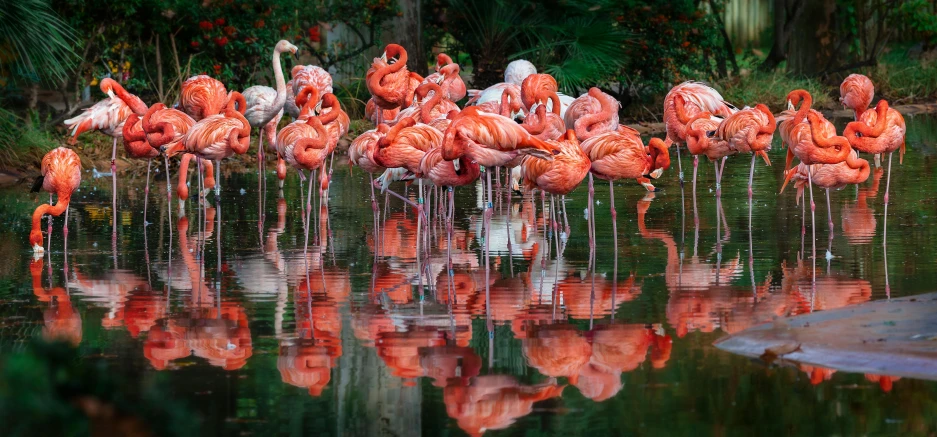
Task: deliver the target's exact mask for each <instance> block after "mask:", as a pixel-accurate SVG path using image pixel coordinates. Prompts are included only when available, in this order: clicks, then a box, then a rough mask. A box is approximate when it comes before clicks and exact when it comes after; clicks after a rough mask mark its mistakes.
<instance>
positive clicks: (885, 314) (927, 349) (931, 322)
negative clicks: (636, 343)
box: [715, 293, 937, 380]
mask: <svg viewBox="0 0 937 437" xmlns="http://www.w3.org/2000/svg"><path fill="white" fill-rule="evenodd" d="M715 346H716V347H717V348H719V349H722V350H724V351H727V352H732V353H735V354H739V355H744V356H748V357H752V358H759V357H760V358H762V359H763V360H765V361H773V360H774V359H778V360H784V361H794V362H800V363H805V364H811V365H816V366H822V367H829V368H833V369H837V370H842V371H846V372H855V373H873V374H880V375H893V376H901V377H911V378H920V379H930V380H937V293H929V294H922V295H917V296H911V297H905V298H901V299H893V300H889V301H876V302H869V303H864V304H861V305H856V306H852V307H847V308H841V309H837V310H832V311H821V312H816V313H812V314H806V315H801V316H795V317H785V318H780V319H778V320H776V321H774V322H773V323H766V324H763V325H758V326H755V327H752V328H749V329H746V330H745V331H742V332H740V333H738V334H736V335H732V336H729V337H725V338H722V339H720V340H719V341H717V342H716V343H715Z"/></svg>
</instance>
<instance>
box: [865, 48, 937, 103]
mask: <svg viewBox="0 0 937 437" xmlns="http://www.w3.org/2000/svg"><path fill="white" fill-rule="evenodd" d="M862 73H864V74H866V75H867V76H869V78H870V79H872V82H873V83H874V84H875V94H876V95H877V96H881V97H883V98H885V99H888V100H889V101H890V102H891V103H892V104H900V103H907V102H909V101H918V100H922V99H932V98H933V97H934V96H937V59H935V58H934V57H933V56H931V57H926V56H925V57H921V58H920V59H916V58H914V57H911V56H909V55H908V50H907V49H906V48H905V47H896V48H895V49H894V50H891V51H889V52H886V53H885V54H883V55H882V59H881V60H880V62H879V64H878V65H876V66H875V67H867V68H864V69H862Z"/></svg>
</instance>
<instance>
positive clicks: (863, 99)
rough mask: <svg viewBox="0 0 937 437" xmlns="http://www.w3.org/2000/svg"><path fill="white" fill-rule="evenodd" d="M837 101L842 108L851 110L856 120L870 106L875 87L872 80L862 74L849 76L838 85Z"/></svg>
mask: <svg viewBox="0 0 937 437" xmlns="http://www.w3.org/2000/svg"><path fill="white" fill-rule="evenodd" d="M839 96H840V97H839V101H840V103H842V104H843V107H846V108H850V109H852V110H853V112H854V113H855V116H856V120H859V117H860V116H861V115H862V113H864V112H865V111H866V110H867V109H869V105H871V104H872V98H873V97H875V85H873V84H872V80H871V79H869V78H868V77H866V76H865V75H862V74H850V75H849V76H846V78H845V79H843V83H841V84H840V85H839Z"/></svg>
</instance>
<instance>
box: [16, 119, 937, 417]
mask: <svg viewBox="0 0 937 437" xmlns="http://www.w3.org/2000/svg"><path fill="white" fill-rule="evenodd" d="M907 124H908V154H907V155H906V156H905V160H904V164H903V165H898V162H897V156H896V157H895V162H894V163H893V167H892V168H893V174H892V177H891V204H890V206H889V209H888V240H887V251H886V250H885V249H883V244H882V243H883V232H882V226H883V221H884V216H883V210H884V205H883V200H882V198H883V195H884V191H885V182H886V177H885V175H878V176H880V180H879V182H878V184H877V185H876V184H875V183H874V181H873V179H876V178H877V177H878V176H876V177H873V178H870V180H869V181H868V182H866V183H865V184H863V185H861V186H860V187H859V189H858V190H857V189H856V188H855V187H847V188H845V189H843V190H841V191H837V192H834V193H832V199H831V204H832V209H833V211H832V213H833V221H834V223H835V229H834V236H833V239H832V241H831V243H828V235H829V234H828V228H827V224H826V222H827V219H826V217H827V212H826V211H827V209H826V201H825V197H824V193H823V192H821V191H819V190H815V191H814V196H815V198H816V203H817V209H816V215H817V229H816V232H817V241H816V242H817V261H816V268H817V269H816V275H817V279H816V287H815V291H814V288H813V287H811V284H810V281H811V276H812V275H811V267H812V265H813V261H812V259H811V254H812V250H811V242H810V237H811V229H810V220H809V207H808V209H807V215H808V216H807V228H806V239H805V240H804V239H803V236H802V234H801V223H802V212H801V211H802V210H801V207H800V206H796V205H795V199H794V197H795V194H794V193H795V190H790V191H785V192H784V193H783V194H780V195H779V194H777V192H778V190H779V188H780V180H781V170H782V166H783V161H784V151H783V150H781V149H780V147H779V144H777V140H776V144H775V150H773V151H772V152H771V154H770V156H771V159H772V162H773V163H774V166H772V167H764V165H763V164H762V163H761V162H760V161H759V162H758V163H757V166H756V173H755V184H754V205H753V209H752V223H753V226H752V228H751V230H750V229H749V225H748V224H749V216H748V212H749V207H748V198H747V188H746V182H745V180H746V178H747V176H748V170H749V163H750V161H749V158H748V157H746V156H737V157H733V158H730V159H729V162H728V164H727V166H726V173H725V176H724V181H725V182H724V185H725V186H724V187H723V197H722V200H721V202H719V203H717V201H716V198H715V190H714V188H715V187H714V174H713V169H712V164H711V163H708V162H705V161H702V162H700V166H699V169H698V170H699V180H698V183H697V188H696V196H695V202H694V196H693V191H692V185H691V183H690V182H689V178H690V177H691V175H692V165H691V161H690V160H689V159H687V157H686V156H684V157H683V158H684V159H683V162H682V163H683V167H684V172H685V174H686V176H687V179H688V181H687V183H686V185H685V187H684V188H683V189H682V190H681V187H680V184H679V183H677V181H676V178H677V166H676V162H675V163H674V165H673V167H672V169H671V170H670V171H668V172H667V173H665V174H664V176H663V177H662V178H661V179H660V180H658V181H656V182H655V183H656V185H657V186H658V187H659V188H660V191H659V192H657V193H655V194H654V195H653V196H647V194H646V192H645V190H644V189H643V188H642V187H641V186H640V185H638V184H637V183H635V182H633V181H624V182H620V183H618V184H617V185H616V187H615V194H616V197H615V205H616V207H617V211H618V220H617V227H618V246H617V248H616V247H615V246H614V243H613V238H612V221H611V217H610V213H609V209H608V206H609V194H608V185H607V183H605V182H603V181H596V186H595V192H596V195H595V198H596V200H597V201H598V204H597V205H596V207H595V211H596V229H597V238H596V239H597V245H596V256H595V264H594V271H595V273H594V274H593V273H591V268H593V266H592V265H591V264H590V262H589V260H590V249H589V239H588V227H587V222H586V220H585V210H586V208H587V187H586V183H585V182H584V183H583V184H582V186H580V187H579V188H578V189H577V190H576V191H575V192H573V193H572V194H570V195H569V196H567V199H566V211H567V215H568V218H569V226H570V234H569V235H568V238H566V235H563V236H562V238H561V239H560V241H556V239H555V238H552V237H554V233H553V232H552V230H550V229H548V232H547V233H546V234H545V233H544V232H543V228H542V226H543V221H542V220H543V214H542V211H541V209H540V206H541V204H540V199H539V196H536V198H535V199H531V198H529V197H527V198H524V199H521V198H519V197H518V196H516V195H515V196H513V203H511V204H510V205H508V203H507V199H506V197H500V199H501V200H500V201H498V202H496V203H495V205H494V207H495V211H494V214H493V217H492V236H491V240H490V244H491V252H492V254H491V255H492V257H491V258H490V260H489V264H490V271H489V273H488V275H487V277H486V272H485V262H484V258H483V252H482V248H483V246H484V240H483V236H484V234H483V228H482V223H483V215H482V213H481V210H480V206H481V205H482V203H481V195H480V191H479V189H478V188H477V187H474V186H473V187H462V188H459V189H457V190H456V192H455V197H456V214H455V217H456V221H455V231H454V234H455V237H454V239H453V243H452V247H453V249H452V257H453V262H454V268H453V280H452V285H451V286H449V285H448V283H449V281H448V275H447V271H446V269H445V268H444V263H445V260H446V238H445V227H444V225H443V223H441V222H440V221H439V220H438V218H439V215H438V214H437V213H436V206H437V204H436V201H435V200H432V201H430V203H429V204H428V205H429V206H428V207H429V208H431V210H432V213H431V216H432V220H431V222H430V224H429V229H430V232H431V235H430V237H429V238H428V241H429V242H430V246H431V249H430V254H429V255H430V256H429V257H428V259H422V260H421V261H420V263H419V266H418V264H417V260H416V258H415V254H416V253H417V252H416V247H417V241H416V227H417V223H416V222H417V220H416V215H415V213H414V210H413V209H411V208H409V207H404V205H403V204H402V203H401V202H400V201H399V200H395V199H394V198H391V201H390V204H389V205H390V207H389V212H387V213H386V214H383V213H382V216H381V217H380V218H379V222H380V223H381V227H382V229H383V232H382V233H381V234H380V237H379V238H375V233H374V218H373V215H372V210H371V205H370V201H369V190H368V189H367V175H365V174H362V172H361V171H360V170H357V169H354V170H351V169H349V168H348V166H347V165H346V164H345V163H344V162H338V163H337V164H336V167H335V173H334V178H333V182H332V187H331V190H330V192H329V195H328V197H329V201H328V207H327V208H326V209H323V210H320V213H319V214H315V210H316V209H318V208H315V207H314V208H313V210H314V213H313V216H314V222H318V223H313V232H312V234H311V236H310V239H311V240H312V242H311V244H310V249H309V254H308V256H307V258H305V259H304V257H303V237H304V233H303V225H302V219H301V199H302V198H303V197H301V196H303V195H304V193H301V192H300V187H299V181H298V179H297V177H296V174H295V173H291V174H290V176H289V177H288V179H287V181H286V184H285V187H284V189H283V190H282V196H283V199H284V200H283V201H280V200H279V199H280V193H279V190H278V189H277V186H276V179H275V176H273V174H272V172H271V173H270V174H268V175H267V179H268V185H267V188H266V190H265V193H264V196H263V198H261V197H260V196H258V190H257V177H256V175H253V174H242V175H228V176H225V177H223V178H222V187H223V190H222V193H221V201H220V205H219V204H218V202H216V201H215V200H214V197H213V195H209V196H208V199H209V206H211V207H212V208H213V210H210V211H206V212H204V213H201V214H200V213H199V211H198V207H197V204H196V202H195V200H194V196H193V198H192V199H190V200H189V202H188V203H187V205H186V208H185V209H186V211H185V213H186V215H185V216H180V215H178V205H177V201H176V199H175V198H174V199H173V201H172V204H171V205H167V202H166V184H165V175H164V174H163V173H156V174H154V178H155V182H154V185H153V189H152V191H151V192H150V196H149V203H148V206H147V208H148V211H147V215H148V217H147V220H148V221H149V222H151V224H150V225H149V226H146V227H144V220H143V204H144V191H143V180H144V175H143V174H122V175H119V178H118V181H119V191H118V206H117V209H118V223H117V228H116V232H117V238H116V240H114V241H113V244H112V239H111V235H112V231H113V229H112V217H113V211H112V208H111V194H112V192H111V188H110V186H111V180H110V178H109V177H103V178H99V179H93V178H92V173H91V172H90V169H85V170H88V171H87V172H86V173H85V174H84V175H83V183H82V186H81V188H80V191H79V192H78V193H77V194H76V195H75V196H74V197H73V204H72V207H71V218H70V222H69V236H68V251H67V254H66V253H65V252H64V250H63V249H64V247H63V240H62V233H61V227H62V223H63V220H62V218H56V219H55V220H54V224H53V226H54V231H53V235H52V238H53V240H52V250H51V251H50V253H49V254H47V256H46V257H45V258H44V259H43V260H42V261H41V263H33V262H32V256H31V255H32V254H31V251H30V249H29V245H28V241H27V240H28V237H27V235H28V230H29V225H30V224H29V215H30V213H31V211H32V209H33V208H35V206H36V205H37V204H38V203H39V202H40V201H44V200H45V199H47V195H46V194H42V195H39V194H30V193H28V188H29V187H28V184H23V185H20V186H18V187H15V188H14V189H10V190H6V191H3V192H0V203H2V205H4V207H3V209H2V211H0V220H2V223H5V224H6V226H4V227H3V228H0V254H2V260H3V261H2V262H0V353H2V354H3V356H4V357H6V358H10V357H13V356H17V355H16V354H18V353H22V352H23V351H27V350H30V346H29V343H30V339H32V338H33V337H37V336H38V337H43V338H46V339H59V340H65V341H67V342H70V343H72V344H74V345H76V346H77V354H78V356H79V357H80V359H79V360H78V361H79V362H77V363H69V364H70V365H71V364H74V365H81V364H86V365H92V366H93V367H94V368H97V369H102V372H104V373H106V374H108V375H112V376H114V377H115V378H118V380H120V381H123V382H122V383H121V384H120V385H119V386H117V387H113V389H114V390H118V391H122V392H126V393H129V395H128V396H138V397H139V396H143V397H146V396H147V393H150V392H152V391H153V390H157V391H158V392H159V393H160V395H159V397H158V398H154V399H155V400H154V399H151V400H150V401H151V402H152V404H148V405H158V406H160V407H162V408H165V409H167V410H171V411H174V412H175V414H176V415H175V416H173V417H177V418H178V419H176V420H178V421H179V423H176V422H175V421H173V422H170V423H169V425H167V423H156V424H154V423H153V422H152V421H151V422H149V423H148V424H147V425H144V427H146V426H149V427H150V428H149V429H151V430H152V431H153V432H156V433H159V432H164V431H165V430H166V429H167V427H168V429H176V428H178V429H190V428H185V426H192V427H195V428H196V429H199V430H200V431H201V433H202V434H205V435H212V434H225V435H248V434H256V435H274V434H275V435H308V434H313V435H428V436H433V435H465V434H466V433H469V434H475V435H478V434H480V433H484V434H485V435H526V436H534V435H635V434H640V435H661V434H666V433H669V434H680V435H686V434H691V433H692V434H700V435H707V434H715V435H726V434H728V435H753V434H770V435H778V434H785V435H831V434H838V435H855V434H914V435H928V434H933V433H934V432H937V401H935V399H937V383H934V382H930V381H920V380H911V379H907V378H904V379H899V380H894V381H892V380H891V379H888V378H886V379H885V381H884V382H881V381H878V382H876V381H873V379H875V377H873V376H867V375H861V374H847V373H844V372H835V371H833V370H832V369H810V368H808V367H806V366H797V365H788V366H782V367H766V366H765V365H764V364H762V363H760V362H753V361H751V360H749V359H746V358H742V357H738V356H734V355H731V354H728V353H725V352H722V351H719V350H717V349H715V348H714V347H713V346H712V343H713V341H715V340H717V339H719V338H721V337H723V336H725V335H727V334H728V333H733V332H738V331H740V330H742V329H744V328H746V327H749V326H753V325H755V324H758V323H763V322H769V321H771V320H772V319H773V318H774V317H778V316H785V315H794V314H802V313H806V312H810V311H819V310H824V309H833V308H840V307H843V306H846V305H852V304H859V303H862V302H866V301H870V300H877V299H885V298H887V297H889V296H891V297H897V296H907V295H913V294H918V293H923V292H931V291H934V288H933V284H935V283H937V268H935V261H934V260H935V259H937V253H935V252H937V250H935V248H934V246H933V245H932V244H931V242H932V241H935V237H937V236H935V235H934V234H935V230H934V229H935V227H934V226H933V225H934V223H935V221H937V218H935V215H937V208H935V200H934V199H935V198H934V196H933V193H934V191H935V188H937V177H935V169H937V159H935V139H937V119H935V118H933V117H930V118H928V117H917V118H911V117H908V119H907ZM672 158H676V156H675V155H674V156H672ZM886 165H887V161H886ZM193 174H194V173H193ZM502 176H503V174H502ZM156 182H158V183H156ZM394 188H395V189H397V190H398V191H403V187H402V186H397V187H394ZM242 190H243V191H242ZM194 191H195V190H192V192H193V193H194ZM414 191H415V190H414V189H412V188H411V189H409V195H410V196H411V197H413V196H414ZM502 194H503V195H506V193H502ZM380 200H381V202H380V203H381V206H382V209H383V205H384V199H383V196H380ZM532 201H536V207H534V206H533V204H532V203H531V202H532ZM546 206H547V208H548V209H549V207H550V199H549V198H547V199H546ZM557 209H560V208H557ZM639 211H646V213H639ZM535 212H536V214H537V215H536V219H535V218H534V216H533V214H534V213H535ZM694 213H695V214H694ZM211 215H214V216H213V217H210V218H211V219H212V220H208V218H209V217H208V216H211ZM694 216H697V217H698V221H697V220H694ZM183 217H184V219H183ZM509 224H510V230H511V231H510V235H511V239H510V240H511V250H510V251H509V250H508V247H507V242H508V238H507V236H508V235H509V232H508V225H509ZM420 225H421V226H425V225H426V224H425V223H421V224H420ZM45 226H46V222H45V221H44V222H43V228H45ZM200 226H201V228H203V230H202V232H201V233H200V232H199V229H200ZM560 227H561V228H562V222H561V224H560ZM186 228H187V229H186ZM219 230H220V235H219ZM560 230H562V229H560ZM317 234H318V236H319V237H320V238H319V240H321V242H317V241H316V237H317ZM376 241H377V242H382V245H379V244H376ZM319 243H321V244H319ZM380 247H382V249H380V250H378V252H380V253H378V256H375V249H376V248H380ZM548 248H549V249H548ZM802 248H803V251H802ZM616 249H617V262H616V256H615V253H616ZM828 249H830V252H831V255H832V258H830V259H827V257H826V256H825V255H826V252H827V250H828ZM558 252H559V253H558ZM886 254H887V262H886ZM307 267H308V268H307ZM421 270H422V271H423V272H424V273H423V275H419V272H420V271H421ZM616 271H617V275H616V274H615V272H616ZM486 281H487V284H488V287H487V292H488V295H489V297H488V298H486ZM421 285H422V288H420V286H421ZM593 290H594V291H593ZM489 302H490V304H489ZM935 365H937V363H935ZM40 375H41V374H40ZM37 377H38V376H37ZM47 382H48V381H47ZM0 388H2V387H0ZM17 396H22V397H23V398H26V399H31V398H29V395H28V394H26V393H17V394H16V396H14V397H13V398H12V399H11V398H9V397H8V398H7V399H6V402H10V401H13V402H17V401H20V400H22V399H19V398H17ZM26 404H29V403H26ZM2 405H3V404H0V407H2ZM29 405H32V404H29ZM37 405H43V404H41V403H39V404H37ZM38 409H39V410H42V407H38ZM45 412H46V413H48V414H52V412H49V411H45ZM36 414H38V413H36ZM39 417H41V414H40V415H39ZM144 423H147V422H146V421H144ZM87 426H91V425H88V424H87V422H81V421H79V422H76V424H74V427H77V429H79V430H83V429H86V427H87ZM79 432H80V431H79ZM165 432H168V431H165ZM178 432H180V433H184V431H178Z"/></svg>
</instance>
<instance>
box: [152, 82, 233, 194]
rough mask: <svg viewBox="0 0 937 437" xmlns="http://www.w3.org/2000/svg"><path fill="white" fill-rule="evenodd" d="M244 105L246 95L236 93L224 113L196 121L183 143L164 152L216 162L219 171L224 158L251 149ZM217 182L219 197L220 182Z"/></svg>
mask: <svg viewBox="0 0 937 437" xmlns="http://www.w3.org/2000/svg"><path fill="white" fill-rule="evenodd" d="M244 106H245V105H244V96H242V95H241V93H239V92H237V91H233V92H232V93H231V98H230V99H229V101H228V103H227V105H225V112H224V113H223V114H215V115H209V116H207V117H205V118H202V119H201V120H199V121H197V122H196V123H195V124H193V125H192V127H190V128H189V130H188V131H187V132H186V133H185V136H184V137H183V138H182V139H181V140H180V141H178V142H176V143H175V144H174V145H172V146H162V150H163V152H164V153H166V154H167V156H169V157H173V156H175V155H177V154H179V153H181V152H185V153H191V154H193V155H195V156H196V157H198V158H200V159H204V160H209V161H215V171H218V170H219V168H220V167H219V165H220V162H221V160H222V159H224V158H227V157H230V156H231V155H234V154H238V155H243V154H244V153H246V152H247V149H248V148H249V147H250V133H251V126H250V123H249V122H248V121H247V119H246V118H244V115H243V114H242V112H241V111H243V110H244ZM193 118H194V117H193ZM216 179H217V174H216ZM215 183H216V184H215V197H216V198H217V197H218V195H219V192H220V186H221V181H220V180H218V181H215Z"/></svg>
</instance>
